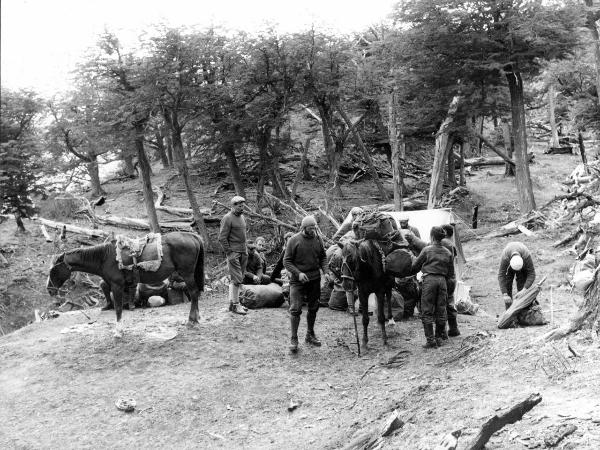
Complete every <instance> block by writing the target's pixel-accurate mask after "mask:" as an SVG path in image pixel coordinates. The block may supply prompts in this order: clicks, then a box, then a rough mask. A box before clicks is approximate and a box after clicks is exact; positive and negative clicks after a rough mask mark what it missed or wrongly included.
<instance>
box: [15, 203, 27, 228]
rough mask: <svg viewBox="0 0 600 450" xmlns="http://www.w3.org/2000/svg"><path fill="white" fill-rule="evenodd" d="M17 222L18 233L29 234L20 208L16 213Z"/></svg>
mask: <svg viewBox="0 0 600 450" xmlns="http://www.w3.org/2000/svg"><path fill="white" fill-rule="evenodd" d="M15 222H16V224H17V232H19V233H26V232H27V230H26V229H25V225H24V224H23V218H22V216H21V211H19V209H18V208H17V210H16V211H15Z"/></svg>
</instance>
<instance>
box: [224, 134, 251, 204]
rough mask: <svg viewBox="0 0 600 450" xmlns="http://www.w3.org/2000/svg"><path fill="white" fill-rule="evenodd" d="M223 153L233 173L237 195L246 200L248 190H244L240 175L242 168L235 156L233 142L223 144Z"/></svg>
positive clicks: (232, 177)
mask: <svg viewBox="0 0 600 450" xmlns="http://www.w3.org/2000/svg"><path fill="white" fill-rule="evenodd" d="M223 153H225V157H226V158H227V165H228V166H229V172H230V173H231V179H232V181H233V186H234V188H235V193H236V194H237V195H241V196H242V197H244V198H246V190H245V189H244V182H243V181H242V175H241V173H240V166H239V165H238V162H237V158H236V156H235V147H234V145H233V142H231V141H227V142H225V143H224V144H223Z"/></svg>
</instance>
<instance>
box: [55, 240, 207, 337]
mask: <svg viewBox="0 0 600 450" xmlns="http://www.w3.org/2000/svg"><path fill="white" fill-rule="evenodd" d="M159 238H160V239H159V243H158V244H155V247H159V248H154V250H155V252H156V250H158V254H159V255H160V256H161V257H160V259H159V260H155V261H152V264H153V265H154V267H153V270H143V269H141V270H139V271H138V273H139V282H140V283H145V284H157V283H160V282H162V281H163V280H165V279H167V278H168V277H169V276H170V275H171V274H172V273H173V272H177V273H178V274H179V275H180V276H181V277H182V278H183V279H184V281H185V284H186V286H187V288H188V291H189V294H190V298H191V307H190V315H189V321H188V325H189V326H194V325H195V324H197V323H198V317H199V311H198V299H199V297H200V293H201V292H202V291H203V290H204V244H203V242H202V239H201V238H200V237H199V236H198V235H196V234H193V233H188V232H172V233H166V234H164V235H162V236H159ZM150 247H151V246H148V248H150ZM149 251H150V250H148V252H149ZM144 252H146V250H144ZM144 252H142V253H141V260H142V261H144V260H145V257H144V255H145V253H144ZM121 253H122V249H120V248H119V246H118V245H117V242H116V241H112V242H107V243H104V244H100V245H95V246H92V247H83V248H78V249H75V250H70V251H68V252H65V253H62V254H61V255H59V256H58V258H57V259H56V261H55V262H54V265H53V266H52V268H51V269H50V274H49V276H48V282H47V284H46V289H47V290H48V293H49V294H50V295H52V296H55V295H57V294H58V291H59V288H60V287H61V286H62V285H63V284H64V283H65V281H67V280H68V279H69V278H70V277H71V273H72V272H86V273H90V274H93V275H98V276H99V277H101V278H102V279H103V280H104V282H105V283H107V284H108V286H110V290H111V292H112V293H113V296H114V306H115V313H116V328H115V336H117V337H121V336H122V323H121V316H122V313H123V290H124V288H125V284H126V282H127V277H128V273H127V272H126V269H125V268H124V267H123V260H122V259H119V258H118V257H117V256H121ZM134 262H135V259H134Z"/></svg>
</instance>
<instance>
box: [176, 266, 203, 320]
mask: <svg viewBox="0 0 600 450" xmlns="http://www.w3.org/2000/svg"><path fill="white" fill-rule="evenodd" d="M180 275H181V274H180ZM183 279H184V280H185V286H186V289H187V292H188V295H189V299H190V301H191V305H190V315H189V317H188V323H187V325H188V327H194V326H196V325H197V324H198V319H199V318H200V311H199V309H198V299H199V298H200V289H198V286H197V285H196V280H195V279H194V273H193V272H192V273H191V274H188V275H186V276H183Z"/></svg>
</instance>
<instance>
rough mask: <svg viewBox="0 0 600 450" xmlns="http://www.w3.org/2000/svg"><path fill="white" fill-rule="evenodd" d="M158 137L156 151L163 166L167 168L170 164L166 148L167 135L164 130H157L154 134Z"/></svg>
mask: <svg viewBox="0 0 600 450" xmlns="http://www.w3.org/2000/svg"><path fill="white" fill-rule="evenodd" d="M154 135H155V137H156V153H157V154H158V157H159V158H160V162H161V164H162V166H163V167H164V168H165V169H167V168H168V167H170V166H169V158H168V157H167V151H166V150H165V137H164V134H163V132H162V130H157V131H156V133H155V134H154Z"/></svg>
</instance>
